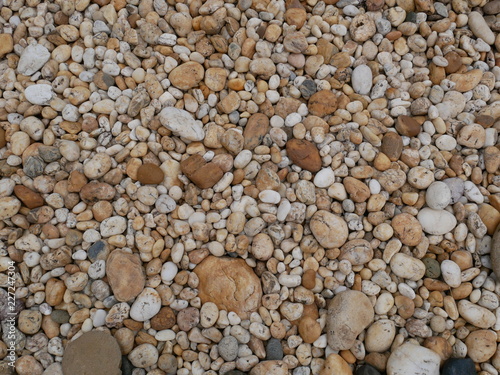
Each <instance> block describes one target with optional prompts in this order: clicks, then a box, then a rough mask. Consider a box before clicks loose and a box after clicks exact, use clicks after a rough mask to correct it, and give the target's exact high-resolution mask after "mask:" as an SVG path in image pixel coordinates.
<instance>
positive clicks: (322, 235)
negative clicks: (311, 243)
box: [309, 210, 349, 248]
mask: <svg viewBox="0 0 500 375" xmlns="http://www.w3.org/2000/svg"><path fill="white" fill-rule="evenodd" d="M309 226H310V228H311V232H312V234H313V235H314V237H315V238H316V240H317V241H318V242H319V244H320V245H321V246H323V247H325V248H335V247H341V246H342V245H343V244H344V243H345V242H346V240H347V237H348V234H349V231H348V228H347V224H346V223H345V221H344V220H343V219H342V218H340V217H338V216H336V215H334V214H332V213H330V212H328V211H324V210H320V211H318V212H316V213H315V214H314V215H313V217H312V218H311V221H310V223H309Z"/></svg>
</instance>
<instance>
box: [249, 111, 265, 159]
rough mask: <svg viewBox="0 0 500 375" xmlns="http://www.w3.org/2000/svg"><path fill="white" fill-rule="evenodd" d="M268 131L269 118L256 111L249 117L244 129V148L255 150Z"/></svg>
mask: <svg viewBox="0 0 500 375" xmlns="http://www.w3.org/2000/svg"><path fill="white" fill-rule="evenodd" d="M268 131H269V118H268V117H267V116H266V115H264V114H262V113H254V114H253V115H252V116H250V118H249V119H248V122H247V124H246V125H245V129H244V130H243V138H244V141H245V145H244V148H245V149H246V150H253V149H254V148H255V147H257V146H258V145H260V144H261V143H262V140H263V139H264V136H265V135H266V134H267V132H268Z"/></svg>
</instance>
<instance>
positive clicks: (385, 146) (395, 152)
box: [380, 132, 403, 161]
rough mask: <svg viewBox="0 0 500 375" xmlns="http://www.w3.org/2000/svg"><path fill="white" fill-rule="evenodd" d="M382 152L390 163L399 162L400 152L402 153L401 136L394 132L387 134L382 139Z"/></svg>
mask: <svg viewBox="0 0 500 375" xmlns="http://www.w3.org/2000/svg"><path fill="white" fill-rule="evenodd" d="M380 151H382V152H383V153H384V154H385V155H387V157H388V158H389V159H390V160H391V161H397V160H399V157H400V156H401V152H402V151H403V140H402V139H401V136H400V135H398V134H396V133H395V132H388V133H386V134H385V135H384V138H382V146H381V147H380Z"/></svg>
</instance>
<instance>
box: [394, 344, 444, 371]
mask: <svg viewBox="0 0 500 375" xmlns="http://www.w3.org/2000/svg"><path fill="white" fill-rule="evenodd" d="M440 362H441V358H440V357H439V354H437V353H436V352H434V351H432V350H430V349H427V348H424V347H423V346H419V345H415V344H412V343H406V344H403V345H401V346H400V347H398V348H397V349H396V350H394V351H393V352H392V353H391V355H390V356H389V359H388V360H387V375H439V364H440Z"/></svg>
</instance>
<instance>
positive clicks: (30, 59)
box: [17, 44, 50, 76]
mask: <svg viewBox="0 0 500 375" xmlns="http://www.w3.org/2000/svg"><path fill="white" fill-rule="evenodd" d="M49 59H50V52H49V51H48V50H47V48H45V47H44V46H43V45H41V44H30V45H29V46H27V47H26V48H25V49H24V50H23V52H22V54H21V57H20V59H19V62H18V64H17V71H18V72H19V74H23V75H25V76H31V75H33V74H34V73H36V72H38V71H39V70H40V69H41V68H42V66H43V65H44V64H45V63H46V62H47V61H49Z"/></svg>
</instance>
